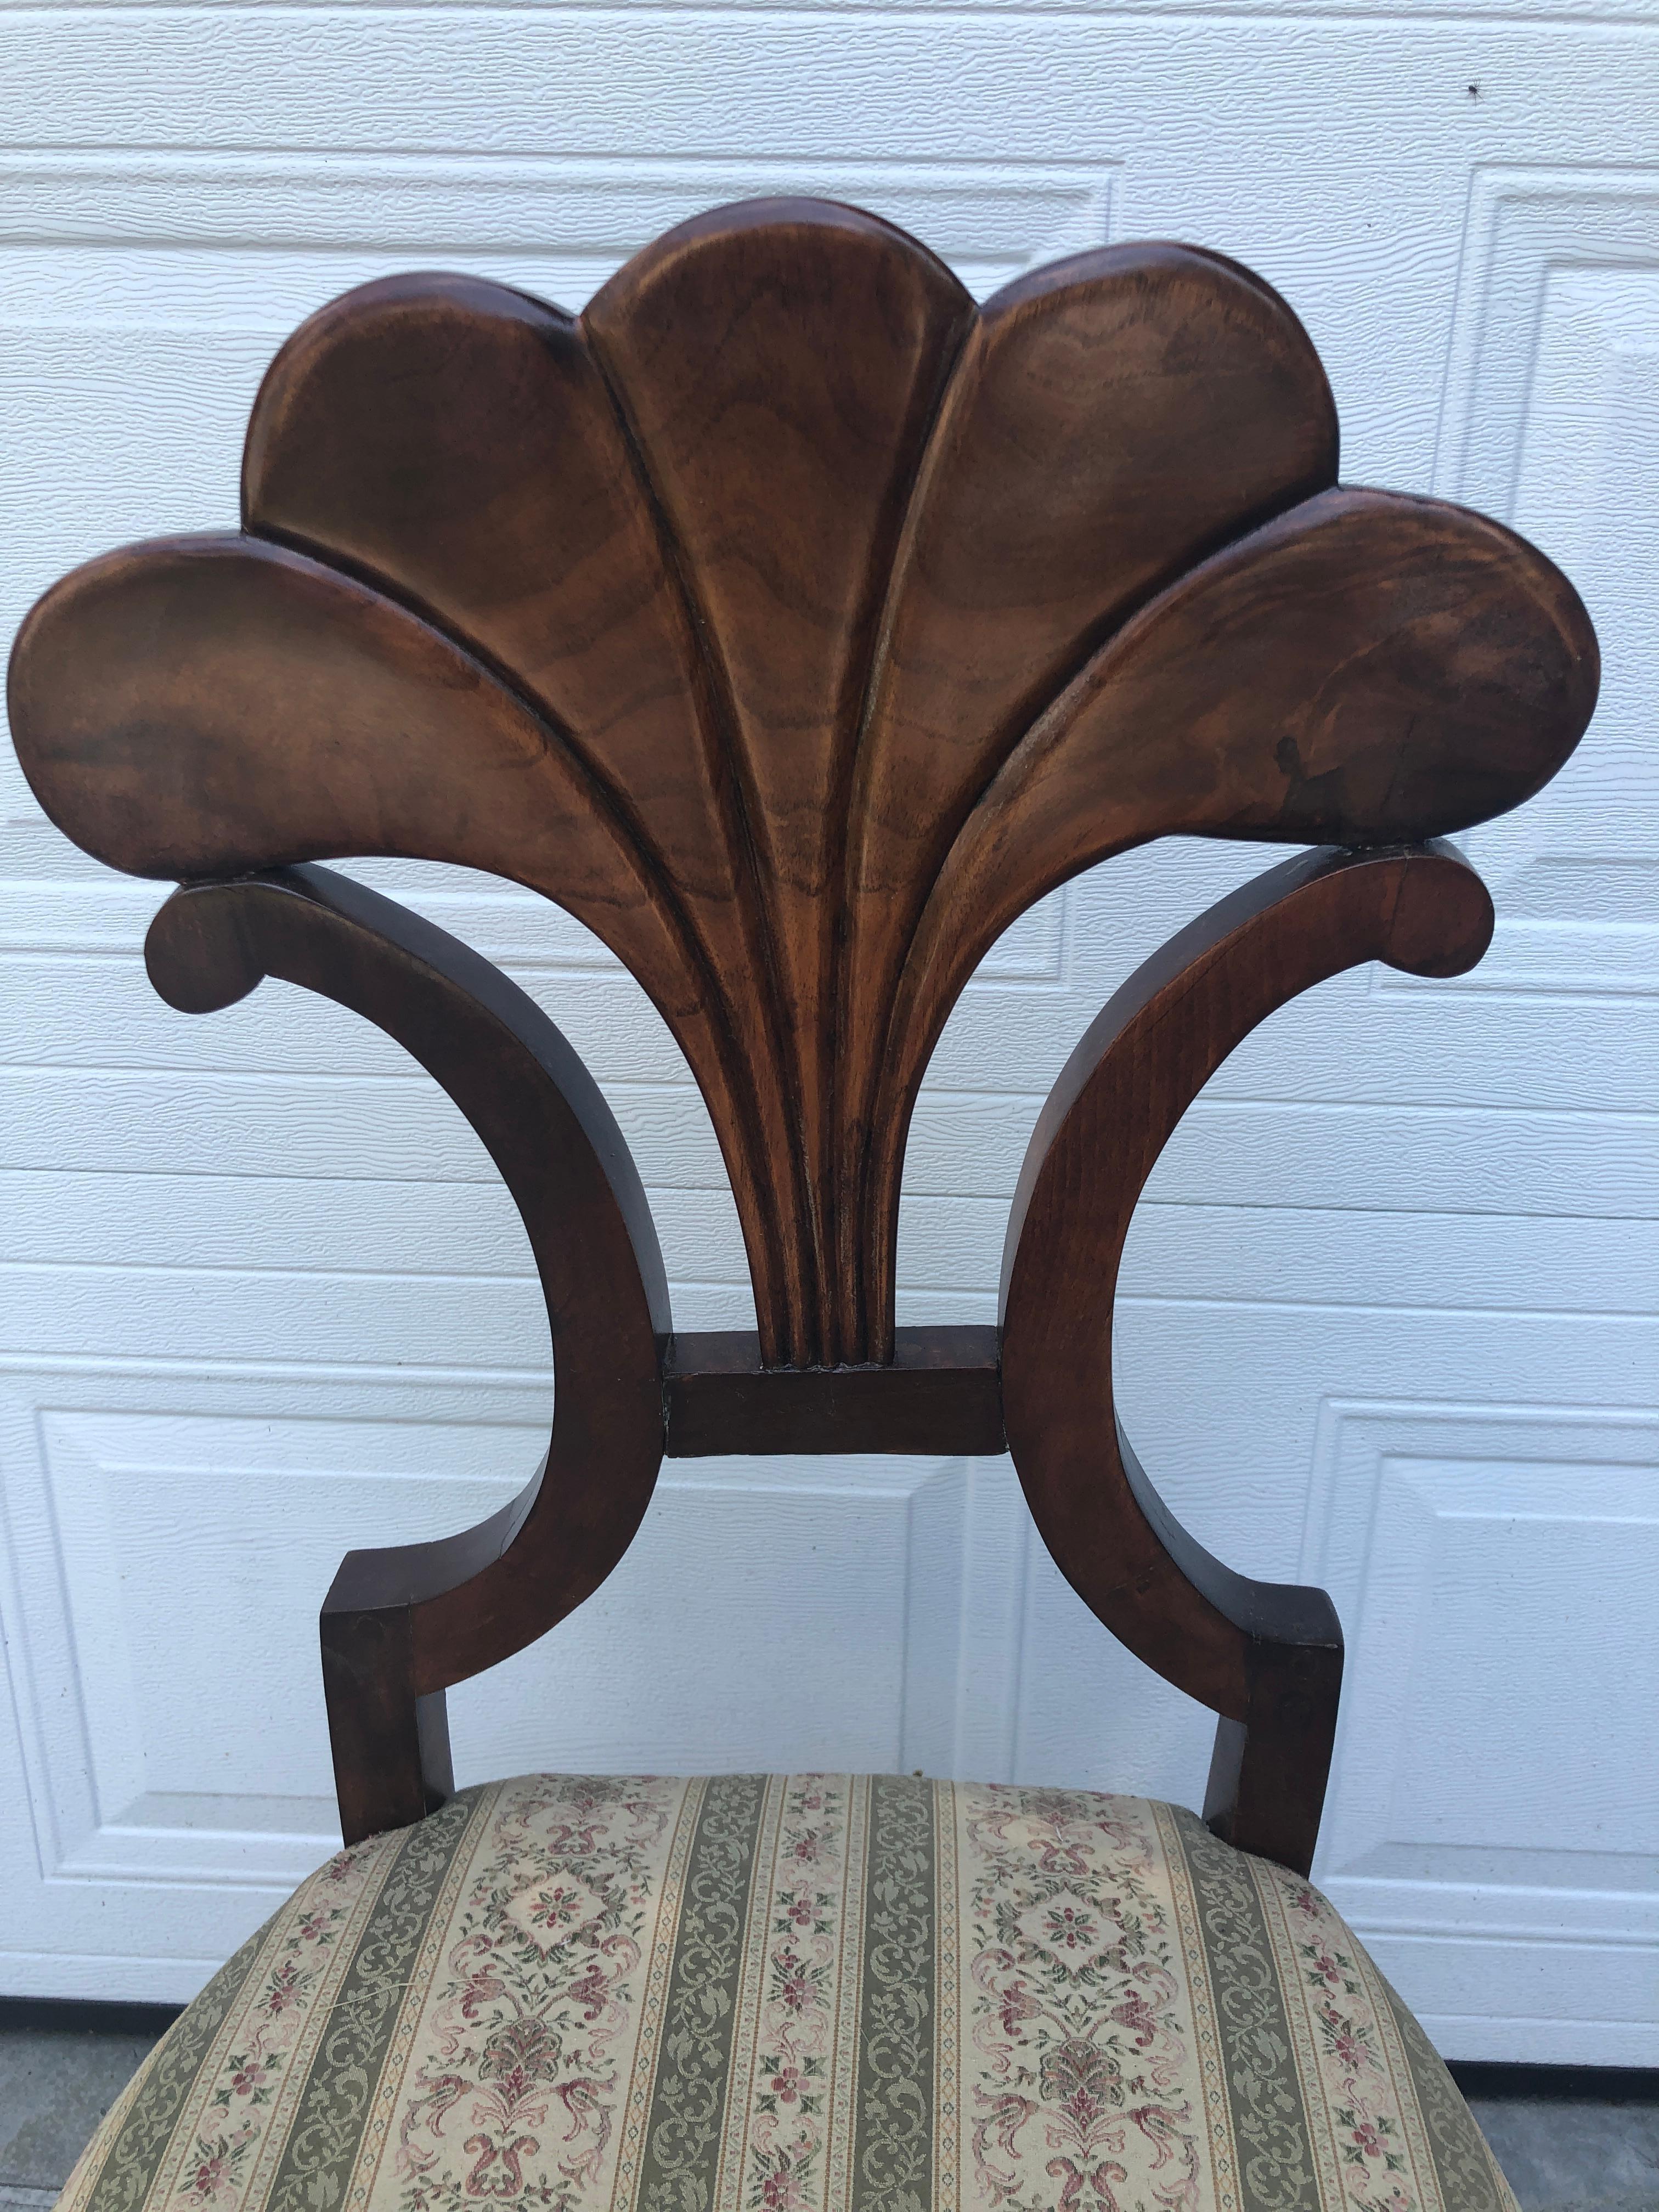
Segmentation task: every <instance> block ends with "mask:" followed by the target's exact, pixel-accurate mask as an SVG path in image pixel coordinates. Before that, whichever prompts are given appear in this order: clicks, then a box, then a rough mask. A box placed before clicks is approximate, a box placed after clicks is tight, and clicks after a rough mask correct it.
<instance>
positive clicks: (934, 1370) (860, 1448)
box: [664, 1327, 1008, 1459]
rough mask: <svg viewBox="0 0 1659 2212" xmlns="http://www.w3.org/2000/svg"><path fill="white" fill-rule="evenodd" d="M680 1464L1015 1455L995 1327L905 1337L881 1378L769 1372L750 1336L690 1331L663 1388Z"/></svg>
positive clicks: (848, 1371) (904, 1332) (862, 1370)
mask: <svg viewBox="0 0 1659 2212" xmlns="http://www.w3.org/2000/svg"><path fill="white" fill-rule="evenodd" d="M664 1380H665V1412H666V1418H667V1424H668V1442H667V1455H668V1457H669V1458H670V1459H705V1458H708V1457H709V1456H710V1455H714V1454H717V1453H723V1452H801V1451H810V1452H930V1453H934V1452H936V1453H938V1454H939V1455H941V1456H945V1455H962V1456H964V1457H973V1456H976V1455H978V1456H982V1455H987V1454H990V1455H995V1454H997V1453H1000V1452H1004V1451H1006V1449H1007V1448H1008V1445H1007V1438H1006V1437H1005V1436H1004V1434H1003V1429H1002V1381H1001V1376H1000V1371H999V1358H998V1349H997V1332H996V1331H995V1329H994V1328H963V1327H956V1328H951V1327H945V1328H902V1329H900V1330H899V1332H898V1335H897V1340H896V1343H895V1346H894V1348H893V1358H892V1359H891V1360H890V1362H889V1363H888V1364H886V1365H885V1366H882V1367H823V1368H808V1369H805V1370H800V1369H794V1368H775V1367H771V1368H769V1367H767V1366H766V1365H765V1364H764V1363H763V1360H762V1358H761V1351H760V1340H759V1339H758V1337H757V1336H755V1335H754V1334H751V1333H750V1332H749V1331H747V1330H742V1329H732V1330H729V1331H727V1330H717V1331H713V1332H710V1333H709V1334H687V1333H686V1332H684V1331H682V1332H681V1334H679V1335H678V1336H677V1337H676V1338H675V1340H674V1346H673V1352H672V1356H671V1359H670V1362H669V1365H668V1370H667V1373H666V1375H665V1378H664Z"/></svg>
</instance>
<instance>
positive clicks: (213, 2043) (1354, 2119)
mask: <svg viewBox="0 0 1659 2212" xmlns="http://www.w3.org/2000/svg"><path fill="white" fill-rule="evenodd" d="M491 2201H495V2202H508V2201H510V2202H512V2203H522V2204H526V2205H536V2206H540V2207H546V2208H550V2212H551V2209H552V2208H558V2212H590V2208H594V2212H597V2208H601V2207H603V2208H605V2212H635V2208H640V2212H646V2208H660V2212H670V2208H671V2212H727V2208H729V2212H751V2208H758V2212H806V2208H812V2212H819V2208H823V2212H835V2208H841V2212H957V2208H963V2212H967V2208H969V2207H971V2208H974V2212H981V2208H983V2212H992V2208H1008V2212H1049V2208H1053V2212H1156V2209H1157V2208H1170V2212H1175V2208H1177V2207H1178V2208H1181V2212H1235V2208H1237V2212H1255V2209H1256V2208H1266V2207H1268V2206H1272V2207H1274V2208H1284V2209H1285V2212H1290V2209H1291V2208H1296V2212H1334V2209H1335V2208H1337V2207H1339V2206H1340V2207H1342V2208H1344V2212H1384V2208H1387V2212H1488V2208H1491V2212H1498V2208H1504V2212H1513V2207H1514V2199H1513V2198H1512V2197H1511V2196H1510V2192H1509V2190H1508V2189H1507V2187H1506V2186H1505V2185H1504V2181H1503V2179H1502V2178H1501V2176H1500V2175H1499V2173H1498V2170H1497V2167H1496V2166H1495V2165H1494V2164H1493V2161H1492V2157H1491V2154H1490V2153H1489V2152H1488V2151H1487V2149H1486V2145H1485V2143H1484V2142H1482V2140H1481V2137H1480V2133H1479V2130H1477V2129H1476V2127H1475V2124H1474V2120H1473V2119H1472V2118H1471V2117H1470V2115H1469V2112H1468V2108H1467V2106H1465V2105H1464V2103H1463V2101H1462V2098H1461V2097H1460V2096H1459V2094H1458V2092H1457V2090H1456V2088H1455V2086H1454V2084H1453V2082H1452V2080H1451V2077H1450V2075H1449V2074H1448V2073H1447V2071H1446V2069H1445V2068H1444V2066H1443V2064H1442V2063H1441V2062H1440V2060H1439V2059H1438V2058H1437V2057H1436V2056H1435V2054H1434V2052H1433V2051H1432V2050H1431V2048H1430V2046H1429V2044H1428V2042H1427V2040H1426V2039H1425V2037H1424V2035H1423V2033H1422V2031H1421V2030H1420V2029H1419V2027H1418V2026H1417V2024H1416V2022H1415V2021H1413V2019H1412V2017H1411V2015H1410V2014H1409V2013H1407V2010H1406V2009H1405V2008H1404V2006H1403V2005H1402V2004H1401V2002H1400V2000H1399V1998H1398V1997H1397V1996H1395V1993H1394V1991H1393V1990H1391V1989H1390V1988H1389V1984H1387V1983H1386V1982H1385V1981H1384V1980H1383V1977H1382V1975H1381V1974H1380V1973H1379V1972H1377V1970H1376V1966H1374V1965H1373V1964H1372V1962H1371V1961H1370V1959H1369V1958H1368V1957H1367V1956H1366V1954H1365V1952H1364V1949H1363V1948H1361V1946H1360V1945H1359V1943H1358V1942H1356V1940H1355V1939H1354V1937H1353V1936H1352V1935H1351V1934H1350V1932H1349V1930H1348V1929H1347V1928H1346V1926H1345V1925H1344V1923H1343V1922H1342V1921H1341V1920H1340V1917H1338V1916H1337V1914H1336V1913H1335V1912H1334V1911H1333V1909H1332V1908H1331V1906H1330V1905H1328V1904H1327V1903H1326V1901H1325V1899H1323V1898H1322V1897H1321V1896H1320V1894H1319V1893H1318V1892H1317V1891H1316V1890H1314V1889H1312V1888H1310V1887H1309V1885H1308V1883H1307V1882H1306V1881H1303V1880H1302V1879H1301V1878H1300V1877H1299V1876H1297V1875H1293V1874H1291V1873H1288V1872H1287V1871H1286V1870H1285V1869H1284V1868H1282V1867H1279V1866H1276V1865H1274V1864H1273V1863H1271V1862H1270V1861H1268V1860H1266V1859H1260V1858H1255V1857H1250V1856H1249V1855H1247V1854H1246V1853H1244V1852H1242V1851H1238V1850H1233V1849H1232V1848H1231V1846H1230V1845H1228V1844H1223V1843H1221V1842H1218V1840H1217V1838H1215V1837H1214V1836H1212V1834H1211V1833H1210V1832H1209V1831H1208V1830H1207V1829H1206V1827H1205V1826H1203V1824H1202V1823H1201V1822H1200V1821H1199V1820H1197V1819H1196V1818H1195V1817H1194V1815H1193V1814H1190V1813H1188V1812H1185V1811H1183V1810H1182V1809H1181V1808H1178V1807H1174V1806H1170V1805H1163V1804H1156V1803H1153V1802H1149V1801H1148V1800H1146V1799H1145V1798H1139V1797H1108V1796H1093V1795H1091V1794H1089V1793H1087V1792H1085V1791H1079V1790H1048V1789H1025V1788H1019V1787H1014V1786H1008V1785H1000V1784H960V1783H954V1784H953V1783H949V1782H923V1781H920V1780H911V1779H908V1778H897V1777H891V1776H880V1775H878V1776H875V1777H873V1778H872V1777H856V1778H848V1777H847V1776H844V1775H790V1776H772V1777H769V1778H768V1777H763V1776H754V1775H735V1776H720V1777H717V1778H713V1779H708V1780H700V1781H694V1782H684V1781H664V1780H638V1779H628V1778H615V1777H609V1778H573V1777H568V1776H555V1775H530V1776H526V1777H524V1778H520V1779H519V1780H517V1781H512V1782H504V1783H497V1784H492V1785H491V1786H489V1787H488V1788H483V1789H477V1790H464V1791H462V1792H461V1793H460V1794H459V1795H458V1796H455V1797H454V1798H453V1799H452V1800H451V1801H450V1802H449V1803H448V1804H447V1805H445V1806H444V1807H443V1808H441V1810H440V1811H439V1812H437V1813H435V1814H432V1815H430V1817H429V1818H428V1819H427V1820H423V1821H421V1822H419V1823H417V1824H416V1825H415V1826H412V1827H409V1828H405V1829H402V1830H398V1831H396V1832H392V1833H389V1834H386V1835H382V1836H379V1837H375V1838H373V1839H371V1840H370V1841H368V1842H367V1843H364V1844H358V1845H357V1846H356V1848H355V1849H352V1850H346V1851H343V1852H342V1853H341V1854H340V1855H339V1856H338V1857H337V1858H334V1859H332V1860H331V1861H330V1862H329V1863H328V1864H327V1865H326V1866H325V1867H324V1868H323V1869H321V1870H320V1872H319V1873H317V1874H315V1875H313V1876H312V1877H311V1879H310V1880H309V1881H307V1882H306V1883H305V1885H304V1886H303V1887H301V1889H300V1891H299V1892H298V1893H297V1894H296V1895H295V1897H294V1898H293V1899H292V1900H291V1901H290V1902H289V1904H288V1905H285V1906H284V1907H283V1910H282V1911H280V1912H279V1913H278V1914H277V1915H276V1917H275V1918H274V1919H273V1920H271V1921H270V1922H268V1923H267V1924H266V1925H265V1927H264V1929H261V1930H260V1932H259V1933H258V1935H257V1936H253V1937H252V1939H251V1940H250V1941H249V1942H247V1943H246V1945H245V1946H244V1947H243V1948H242V1949H241V1951H240V1952H239V1953H238V1954H237V1955H236V1957H235V1958H234V1959H233V1960H231V1961H230V1963H229V1965H228V1966H226V1967H225V1968H224V1969H223V1970H222V1972H221V1973H220V1974H219V1975H218V1976H217V1977H216V1978H215V1979H214V1981H213V1982H212V1983H210V1985H209V1986H208V1988H207V1989H206V1990H204V1992H203V1994H202V1995H201V1996H199V1997H198V1998H197V2000H196V2002H195V2003H194V2004H193V2005H191V2007H190V2008H189V2009H188V2010H187V2011H186V2012H185V2014H184V2015H182V2017H181V2018H180V2019H179V2021H177V2023H176V2024H175V2025H174V2027H173V2029H172V2030H171V2031H170V2033H168V2035H167V2038H166V2039H165V2040H164V2041H163V2042H162V2043H161V2045H160V2046H159V2047H158V2049H157V2050H156V2051H155V2053H154V2055H153V2056H152V2057H151V2058H150V2060H149V2063H148V2064H147V2065H146V2066H145V2068H144V2069H143V2072H142V2073H141V2074H140V2075H139V2076H138V2078H137V2081H135V2082H134V2083H133V2084H132V2086H131V2088H130V2090H129V2091H128V2093H127V2094H126V2095H125V2098H124V2099H123V2100H122V2101H121V2102H120V2104H118V2106H116V2107H115V2108H114V2110H113V2111H112V2112H111V2113H110V2115H109V2117H108V2118H107V2119H106V2122H105V2124H104V2125H103V2127H102V2128H101V2129H100V2132H99V2134H98V2136H97V2137H96V2139H95V2140H94V2142H93V2144H92V2145H91V2147H90V2148H88V2151H87V2153H86V2154H85V2156H84V2157H83V2158H82V2161H81V2163H80V2166H78V2167H77V2169H76V2172H75V2174H74V2176H73V2177H72V2179H71V2180H70V2184H69V2187H68V2189H67V2191H66V2192H65V2194H64V2198H63V2200H62V2212H83V2208H91V2212H103V2208H104V2207H106V2206H109V2207H113V2206H114V2205H115V2204H116V2203H119V2204H120V2206H121V2207H122V2208H123V2212H160V2208H161V2207H162V2206H164V2205H165V2206H177V2207H190V2208H196V2207H201V2206H207V2205H212V2206H215V2207H217V2208H221V2212H255V2208H264V2207H265V2206H270V2207H273V2208H282V2212H331V2208H335V2207H341V2208H346V2207H359V2206H372V2207H376V2208H379V2207H391V2206H393V2205H396V2206H398V2207H400V2208H408V2212H435V2208H439V2207H459V2206H462V2205H465V2204H468V2203H488V2202H491Z"/></svg>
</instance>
